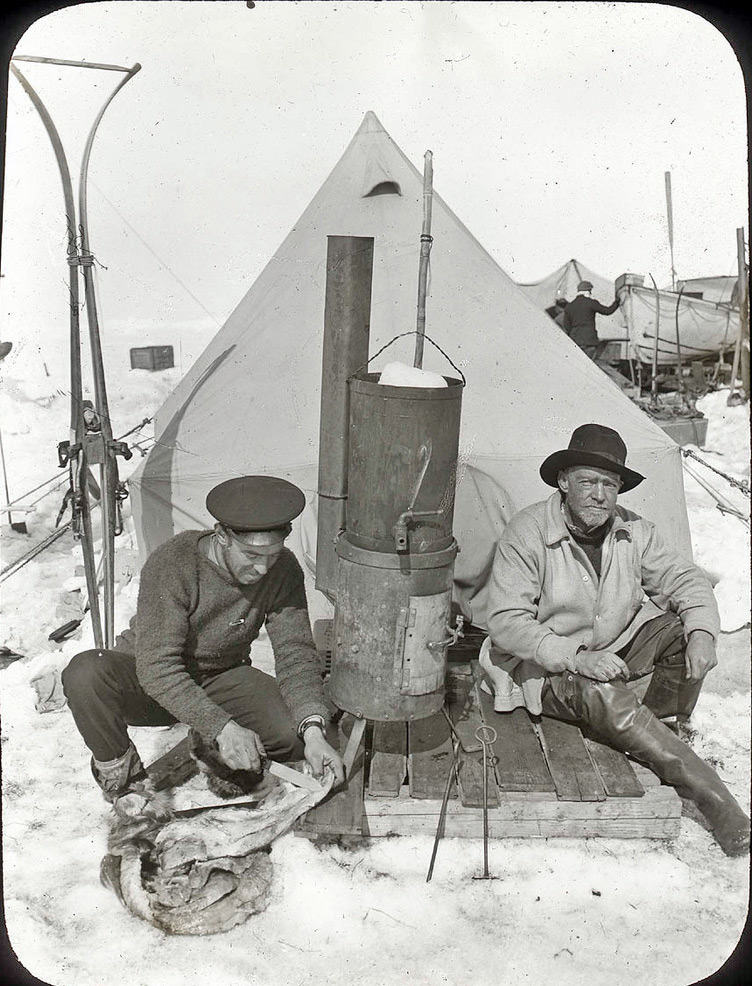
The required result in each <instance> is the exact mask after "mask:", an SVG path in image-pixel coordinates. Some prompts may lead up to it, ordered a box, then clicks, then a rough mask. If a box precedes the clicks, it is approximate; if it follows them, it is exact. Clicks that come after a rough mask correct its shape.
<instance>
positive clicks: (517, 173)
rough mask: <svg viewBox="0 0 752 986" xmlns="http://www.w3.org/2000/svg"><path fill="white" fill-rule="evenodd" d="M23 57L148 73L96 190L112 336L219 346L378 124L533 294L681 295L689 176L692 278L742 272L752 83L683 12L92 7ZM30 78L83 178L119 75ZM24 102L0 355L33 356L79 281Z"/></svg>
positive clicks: (107, 142)
mask: <svg viewBox="0 0 752 986" xmlns="http://www.w3.org/2000/svg"><path fill="white" fill-rule="evenodd" d="M16 54H24V55H41V56H46V57H55V58H66V59H75V60H86V61H90V62H91V61H96V62H106V63H116V64H120V65H124V66H130V65H132V64H133V63H134V62H139V63H141V65H142V66H143V68H142V71H141V72H140V73H139V74H138V75H136V76H135V77H134V79H133V80H132V81H130V82H129V83H128V85H127V86H126V87H125V88H124V89H123V91H122V92H121V93H120V94H119V95H118V96H117V97H116V98H115V100H114V102H113V103H112V105H111V106H110V108H109V110H108V111H107V114H106V115H105V118H104V121H103V123H102V125H101V127H100V130H99V133H98V136H97V138H96V142H95V145H94V153H93V156H92V163H91V168H90V180H91V183H90V189H89V221H90V232H91V242H92V247H93V250H94V253H95V254H96V257H97V260H98V261H99V263H100V264H101V265H103V269H101V270H100V275H99V284H100V300H101V305H102V311H103V316H104V318H105V320H106V319H109V320H110V321H111V322H114V323H117V322H123V321H127V320H135V321H136V322H139V323H143V324H144V325H145V326H146V325H150V324H154V325H164V324H165V323H170V322H172V323H175V324H176V325H177V324H179V323H184V322H187V321H194V320H198V321H203V322H205V323H206V324H207V325H208V326H210V325H219V324H221V323H222V322H223V321H224V319H225V317H226V316H227V315H228V314H229V312H230V311H231V310H232V309H233V308H234V307H235V305H236V304H237V302H238V301H239V300H240V298H241V297H242V296H243V294H244V293H245V291H246V290H247V289H248V287H250V285H251V283H252V281H253V280H254V278H255V276H256V275H257V274H258V273H259V272H260V270H261V269H262V268H263V266H264V264H265V263H266V261H267V260H268V259H269V258H270V257H271V255H272V254H273V253H274V251H275V250H276V248H277V247H278V246H279V244H280V243H281V242H282V240H283V239H284V237H285V236H286V235H287V233H288V232H289V230H290V228H291V226H292V225H293V223H294V222H295V220H296V219H297V218H298V217H299V216H300V214H301V213H302V212H303V210H304V208H305V207H306V206H307V205H308V203H309V201H310V200H311V198H312V197H313V195H314V194H315V193H316V191H317V190H318V188H319V187H320V185H321V184H322V182H323V181H324V179H325V178H326V177H327V175H328V174H329V172H330V171H331V169H332V168H333V167H334V165H335V164H336V163H337V161H338V160H339V158H340V156H341V154H342V153H343V151H344V150H345V148H346V146H347V144H348V143H349V141H350V139H351V137H352V135H353V134H354V132H355V131H356V130H357V128H358V127H359V125H360V123H361V121H362V118H363V115H364V114H365V112H366V111H367V110H373V111H374V112H375V113H376V115H377V116H378V117H379V119H380V120H381V122H382V124H383V125H384V127H385V128H386V130H387V131H388V132H389V134H390V135H391V136H392V138H393V139H394V140H395V141H396V142H397V144H398V145H399V146H400V147H401V148H402V150H403V151H404V152H405V153H406V154H407V156H408V157H409V158H410V159H411V160H412V161H413V163H414V164H415V165H416V166H417V167H419V168H422V162H423V155H424V152H425V151H426V149H429V148H430V149H431V150H432V151H433V153H434V185H435V189H436V191H437V192H438V193H439V194H440V195H441V196H442V197H443V198H444V199H445V201H447V203H448V204H449V206H450V207H451V208H452V209H453V210H454V212H455V213H456V214H457V215H458V216H459V218H460V219H461V220H462V221H463V222H464V223H465V224H466V225H467V226H468V227H469V229H470V230H471V231H472V232H473V233H474V235H475V236H476V237H477V239H479V240H480V242H481V243H482V244H483V245H484V246H485V247H486V249H487V250H488V251H489V252H490V253H491V255H492V256H493V257H494V258H495V259H496V260H497V261H498V263H499V264H500V265H501V266H502V267H503V268H504V269H505V270H506V271H507V273H508V274H509V275H510V276H511V277H513V278H514V279H515V280H518V281H534V280H537V279H539V278H542V277H544V276H545V275H547V274H548V273H550V272H551V271H552V270H553V269H554V268H556V267H558V266H559V265H560V264H562V263H563V262H564V261H565V260H567V259H568V258H570V257H576V258H578V259H579V260H581V261H582V262H583V263H584V264H585V265H587V266H589V267H591V268H592V269H594V270H595V271H597V272H599V273H601V274H603V275H605V276H607V277H611V278H613V277H616V276H618V275H619V274H620V273H622V272H624V271H627V270H629V271H635V272H638V273H643V274H647V273H652V274H653V275H654V277H655V278H656V280H657V281H658V283H659V284H666V283H668V282H669V281H670V255H669V245H668V234H667V221H666V200H665V188H664V173H665V172H666V171H670V172H671V176H672V188H673V215H674V256H675V268H676V271H677V274H678V276H679V277H692V276H699V275H706V274H735V273H736V239H735V231H736V228H737V227H739V226H744V227H746V225H747V202H748V189H747V164H746V159H747V133H746V103H745V93H744V83H743V76H742V72H741V69H740V67H739V64H738V62H737V59H736V56H735V54H734V52H733V49H732V48H731V46H730V45H729V43H728V42H727V41H726V40H725V38H724V37H723V36H722V35H721V34H720V33H719V31H718V30H717V29H716V28H714V27H713V26H711V25H710V24H709V23H707V22H706V21H704V20H703V19H702V18H700V17H699V16H697V15H696V14H694V13H690V12H688V11H685V10H682V9H678V8H674V7H670V6H665V5H659V4H644V5H643V4H635V3H631V4H619V3H616V4H600V3H560V4H557V3H538V2H536V3H519V2H515V3H482V2H476V0H473V2H470V3H465V2H456V3H454V2H448V0H447V2H441V0H435V2H428V3H420V2H404V0H386V2H382V3H370V2H344V3H341V2H336V0H319V2H316V0H311V2H303V3H293V2H269V0H260V2H257V3H256V5H255V8H254V9H249V8H248V7H247V5H246V4H245V2H217V3H213V2H205V0H204V2H202V0H195V2H178V0H154V2H143V3H140V2H115V3H94V4H85V5H81V6H76V7H71V8H67V9H64V10H60V11H57V12H56V13H54V14H51V15H49V16H47V17H45V18H43V19H41V20H39V21H37V22H36V23H35V24H34V25H33V26H32V27H31V28H30V29H29V30H28V32H27V33H26V34H25V36H24V37H22V38H21V40H20V42H19V44H18V46H17V48H16ZM19 67H20V68H21V69H22V71H24V72H25V73H26V74H27V76H28V78H29V79H30V81H31V82H32V84H33V85H34V86H35V87H36V88H37V89H38V91H39V93H40V95H41V97H42V99H43V100H44V101H45V102H47V103H48V105H49V107H50V109H51V111H52V115H53V118H54V119H55V121H56V123H57V124H58V127H59V129H60V130H61V132H62V134H63V139H64V142H65V143H66V147H67V148H68V149H69V157H70V160H71V164H72V170H74V172H77V168H78V161H79V158H80V149H81V141H82V137H84V136H85V135H86V133H87V131H88V128H89V126H90V124H91V122H92V120H93V118H94V116H95V115H96V113H97V112H98V109H99V106H100V105H101V103H102V101H103V100H104V98H105V96H106V94H107V93H108V92H109V91H110V89H111V87H112V86H113V84H114V83H115V81H116V76H115V75H114V73H109V72H94V71H90V70H80V69H73V68H63V69H60V68H51V67H49V66H39V65H19ZM8 89H9V99H8V121H7V126H8V140H7V150H6V174H5V203H4V207H5V212H4V225H3V255H2V267H3V274H4V277H3V279H2V281H0V285H1V288H0V306H1V311H2V317H3V322H4V325H3V328H2V330H0V333H1V334H2V336H3V337H4V338H13V336H14V333H19V332H22V331H23V330H24V326H30V325H32V324H33V325H35V326H39V327H41V328H42V329H44V330H46V327H47V326H52V325H53V324H54V323H55V322H56V321H59V319H60V316H61V311H62V314H63V316H64V315H65V310H66V309H65V305H66V289H65V279H66V277H67V266H66V264H65V227H64V221H63V213H62V194H61V189H60V180H59V177H58V172H57V168H56V165H55V161H54V158H53V155H52V151H51V148H50V145H49V142H48V139H47V137H46V134H45V132H44V130H43V128H42V125H41V122H40V120H39V118H38V116H37V114H36V111H35V110H34V109H33V107H32V105H31V102H30V100H29V98H28V97H27V95H26V94H25V93H24V92H23V90H22V89H21V87H20V85H19V84H18V82H17V81H16V80H15V79H11V80H10V81H9V86H8ZM418 236H419V230H416V244H417V241H418ZM416 258H417V246H416ZM416 270H417V259H416ZM603 300H604V301H610V300H611V299H610V298H607V299H603ZM50 330H51V329H50ZM145 341H149V340H148V339H147V340H145ZM154 341H161V337H160V340H154Z"/></svg>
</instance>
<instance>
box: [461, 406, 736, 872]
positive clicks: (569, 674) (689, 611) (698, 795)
mask: <svg viewBox="0 0 752 986" xmlns="http://www.w3.org/2000/svg"><path fill="white" fill-rule="evenodd" d="M626 455H627V449H626V447H625V445H624V442H623V441H622V439H621V437H620V435H619V434H618V433H617V432H616V431H614V430H613V429H611V428H607V427H605V426H604V425H599V424H585V425H581V426H580V427H579V428H576V429H575V431H574V432H573V433H572V437H571V440H570V442H569V447H568V448H566V449H562V450H560V451H558V452H554V453H553V454H552V455H549V456H548V458H547V459H546V460H545V461H544V463H543V465H542V466H541V467H540V474H541V478H542V479H543V481H544V482H545V483H546V484H547V485H548V486H552V487H553V488H554V489H555V490H556V492H555V493H554V494H553V495H552V496H550V497H549V498H548V499H547V500H545V501H543V502H541V503H536V504H533V505H532V506H529V507H526V508H524V509H523V510H521V511H520V512H519V513H517V514H516V515H515V516H514V517H513V518H512V520H511V521H510V522H509V524H508V525H507V527H506V528H505V530H504V532H503V534H502V536H501V538H500V539H499V542H498V544H497V546H496V553H495V556H494V562H493V568H492V573H491V576H490V581H489V585H488V621H487V622H488V632H489V637H488V638H487V640H486V641H485V642H484V644H483V647H482V648H481V654H480V664H481V667H482V668H483V670H484V671H485V673H486V676H487V679H486V686H487V687H488V686H490V687H491V689H492V691H493V692H494V708H495V709H496V710H497V711H499V712H502V711H511V710H512V709H514V708H516V707H518V706H524V707H525V708H527V709H528V711H529V712H531V713H532V714H534V715H541V714H543V715H546V716H552V717H554V718H557V719H564V720H567V721H570V722H574V723H577V724H578V725H579V726H580V727H581V728H582V729H583V731H584V732H586V733H587V734H589V735H590V736H592V737H593V738H594V739H596V740H599V741H600V742H602V743H606V744H608V745H610V746H612V747H614V748H616V749H617V750H621V751H623V752H625V753H628V754H630V756H632V757H634V758H635V759H636V760H639V761H640V762H641V763H643V764H645V765H646V766H648V767H649V768H650V769H651V770H653V771H654V772H655V773H656V774H657V775H658V776H659V777H660V778H661V780H662V781H664V783H666V784H670V785H672V786H673V787H674V788H676V790H677V791H678V793H679V794H680V795H681V796H682V797H684V798H688V799H690V800H691V801H693V802H695V804H696V805H697V806H698V808H699V809H700V811H701V812H702V813H703V814H704V816H705V818H706V819H707V821H708V822H709V824H710V827H711V829H712V831H713V834H714V836H715V838H716V840H717V842H718V843H719V844H720V846H721V848H722V849H723V851H724V852H726V853H727V854H728V855H740V854H742V853H744V852H748V851H749V834H750V830H749V818H747V816H746V815H745V813H744V812H743V811H742V809H741V807H740V806H739V804H738V803H737V802H736V801H735V799H734V798H733V797H732V795H731V793H730V792H729V791H728V789H727V788H726V786H725V785H724V784H723V782H722V781H721V779H720V778H719V777H718V775H717V774H716V772H715V771H714V770H713V768H712V767H711V766H710V765H709V764H707V763H705V761H703V760H701V759H700V758H699V757H698V756H697V755H696V754H695V753H694V752H693V751H692V750H691V749H690V747H689V746H688V745H686V744H685V743H684V742H683V741H682V739H681V738H680V735H681V734H682V732H683V729H682V725H681V724H682V723H683V722H686V720H687V719H688V717H689V716H690V714H691V712H692V710H693V708H694V706H695V703H696V702H697V699H698V697H699V693H700V689H701V687H702V682H703V679H704V678H705V675H706V674H707V673H708V671H710V670H711V669H712V668H713V667H715V665H716V663H717V662H716V644H715V642H716V639H717V637H718V633H719V632H720V626H719V617H718V608H717V606H716V603H715V599H714V596H713V590H712V587H711V585H710V582H709V581H708V579H707V578H706V576H705V575H704V574H703V573H702V572H701V571H700V569H699V568H697V567H696V566H695V565H693V564H692V563H691V562H687V561H685V560H684V559H683V558H682V557H681V556H680V555H679V554H678V553H677V552H676V551H674V550H673V549H672V548H671V547H670V546H669V545H668V544H667V543H666V542H665V541H664V540H663V538H662V537H661V535H660V533H659V532H658V530H657V529H656V527H655V525H653V524H652V523H650V522H649V521H647V520H644V519H643V518H642V517H639V516H638V515H637V514H635V513H633V512H632V511H630V510H627V509H626V508H624V507H623V506H621V505H620V504H617V497H618V495H619V493H626V492H628V491H629V490H632V489H634V488H635V487H636V486H637V485H638V484H639V483H641V482H642V481H643V479H644V477H643V476H641V475H640V474H639V473H637V472H635V471H634V470H632V469H629V468H628V467H627V465H626ZM648 676H651V677H648ZM646 682H649V684H648V685H647V690H645V688H644V686H645V684H646ZM640 692H642V698H641V700H640V699H639V698H638V694H639V693H640Z"/></svg>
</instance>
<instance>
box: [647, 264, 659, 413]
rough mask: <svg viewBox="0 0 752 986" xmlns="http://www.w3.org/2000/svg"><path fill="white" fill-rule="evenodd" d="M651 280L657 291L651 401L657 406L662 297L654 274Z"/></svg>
mask: <svg viewBox="0 0 752 986" xmlns="http://www.w3.org/2000/svg"><path fill="white" fill-rule="evenodd" d="M650 280H651V281H652V282H653V290H654V291H655V338H654V339H653V367H652V372H653V379H652V380H651V383H650V401H651V403H652V404H653V406H655V405H656V404H657V403H658V330H659V328H660V325H661V296H660V294H659V293H658V285H657V284H656V283H655V278H654V277H653V275H652V274H651V275H650Z"/></svg>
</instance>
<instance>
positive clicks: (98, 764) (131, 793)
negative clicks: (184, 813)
mask: <svg viewBox="0 0 752 986" xmlns="http://www.w3.org/2000/svg"><path fill="white" fill-rule="evenodd" d="M91 772H92V774H93V776H94V780H95V781H96V782H97V784H98V785H99V787H100V788H101V789H102V793H103V794H104V796H105V800H107V801H109V802H110V804H111V805H112V807H113V808H114V810H115V812H116V813H117V814H118V815H119V816H121V817H122V818H136V817H139V816H142V815H146V816H149V817H152V818H155V819H161V818H165V817H167V816H168V815H169V808H168V806H167V798H166V797H164V796H161V795H158V794H157V792H156V791H155V790H154V786H153V785H152V782H151V780H150V779H149V776H148V774H147V773H146V769H145V768H144V765H143V764H142V763H141V757H139V755H138V752H137V750H136V748H135V747H134V746H133V744H130V745H129V746H128V749H127V750H126V751H125V753H124V754H123V755H122V757H118V758H117V759H115V760H106V761H101V760H95V759H94V757H92V758H91Z"/></svg>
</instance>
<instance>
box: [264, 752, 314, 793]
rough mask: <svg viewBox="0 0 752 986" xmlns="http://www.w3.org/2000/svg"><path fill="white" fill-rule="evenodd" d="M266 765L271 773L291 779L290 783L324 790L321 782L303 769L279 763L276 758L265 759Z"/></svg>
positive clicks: (310, 789)
mask: <svg viewBox="0 0 752 986" xmlns="http://www.w3.org/2000/svg"><path fill="white" fill-rule="evenodd" d="M264 767H265V768H266V769H267V770H268V771H269V773H270V774H274V776H275V777H279V779H280V780H283V781H289V783H290V784H294V785H295V786H296V787H304V788H306V790H308V791H316V792H317V793H319V792H320V791H321V790H322V786H321V784H320V783H319V782H318V781H317V780H316V778H315V777H311V775H310V774H303V773H302V772H301V771H299V770H295V769H294V767H288V766H286V765H285V764H283V763H277V761H276V760H264Z"/></svg>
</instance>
